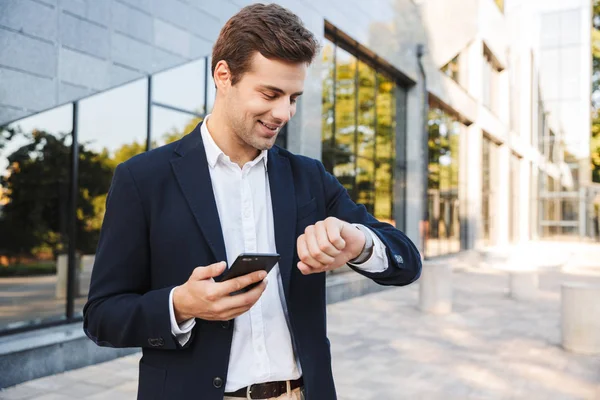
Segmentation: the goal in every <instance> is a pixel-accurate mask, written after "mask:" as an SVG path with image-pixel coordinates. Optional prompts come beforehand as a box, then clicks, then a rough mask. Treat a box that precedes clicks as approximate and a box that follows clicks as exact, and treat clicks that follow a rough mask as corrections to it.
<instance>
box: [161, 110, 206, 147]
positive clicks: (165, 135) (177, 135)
mask: <svg viewBox="0 0 600 400" xmlns="http://www.w3.org/2000/svg"><path fill="white" fill-rule="evenodd" d="M200 122H202V119H201V118H200V117H198V116H195V115H191V114H187V113H182V112H179V111H173V110H169V109H166V108H163V107H158V106H154V107H152V132H151V136H152V147H153V148H154V147H159V146H162V145H165V144H168V143H172V142H174V141H176V140H179V139H181V138H182V137H184V136H185V135H187V134H188V133H190V132H191V131H193V130H194V128H195V127H196V125H198V124H199V123H200Z"/></svg>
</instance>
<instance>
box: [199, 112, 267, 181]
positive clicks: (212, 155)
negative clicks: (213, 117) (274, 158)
mask: <svg viewBox="0 0 600 400" xmlns="http://www.w3.org/2000/svg"><path fill="white" fill-rule="evenodd" d="M209 117H210V114H208V115H207V116H206V117H204V121H202V126H201V127H200V133H201V134H202V142H203V143H204V149H205V151H206V160H207V161H208V165H209V166H210V167H211V168H214V167H215V166H216V165H217V162H218V161H219V159H227V160H229V157H228V156H227V155H226V154H225V153H223V150H221V149H220V148H219V146H218V145H217V143H215V141H214V139H213V138H212V135H211V134H210V132H209V131H208V124H207V121H208V118H209ZM267 154H268V151H267V150H262V151H261V152H260V154H259V155H258V156H257V157H256V158H255V159H254V160H252V161H250V166H254V165H256V164H258V163H259V162H260V161H262V162H263V165H264V168H265V171H266V170H267V161H268V157H267Z"/></svg>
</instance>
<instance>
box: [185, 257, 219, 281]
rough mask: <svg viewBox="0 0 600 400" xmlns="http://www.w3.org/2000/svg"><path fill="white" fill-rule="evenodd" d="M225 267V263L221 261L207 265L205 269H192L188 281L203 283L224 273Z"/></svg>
mask: <svg viewBox="0 0 600 400" xmlns="http://www.w3.org/2000/svg"><path fill="white" fill-rule="evenodd" d="M226 265H227V264H226V263H225V261H221V262H218V263H215V264H211V265H207V266H206V267H197V268H194V271H193V272H192V275H191V276H190V279H191V280H196V281H203V280H206V279H210V278H214V277H215V276H219V275H221V274H222V273H223V271H225V266H226Z"/></svg>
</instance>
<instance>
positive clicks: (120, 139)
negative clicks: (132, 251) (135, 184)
mask: <svg viewBox="0 0 600 400" xmlns="http://www.w3.org/2000/svg"><path fill="white" fill-rule="evenodd" d="M147 86H148V84H147V80H145V79H143V80H139V81H136V82H133V83H130V84H128V85H125V86H121V87H119V88H116V89H113V90H109V91H107V92H104V93H100V94H97V95H94V96H92V97H89V98H87V99H84V100H81V101H80V103H79V112H78V141H79V169H78V178H79V180H78V188H79V195H78V198H77V210H76V213H77V255H78V262H79V268H78V273H77V274H76V284H75V287H76V293H75V295H76V299H75V314H76V315H77V314H80V313H81V311H82V309H83V305H84V304H85V300H86V298H87V294H88V291H89V284H90V279H91V272H92V266H93V264H94V257H95V252H96V246H97V244H98V239H99V237H100V228H101V226H102V221H103V219H104V213H105V211H106V208H105V207H106V195H107V193H108V189H109V187H110V183H111V180H112V176H113V173H114V170H115V168H116V167H117V165H118V164H120V163H122V162H125V161H127V160H128V159H130V158H131V157H133V156H135V155H137V154H139V153H142V152H144V151H146V140H147V139H146V135H147V127H146V123H147V118H146V112H147V101H148V100H147V99H148V97H147V93H148V92H147V90H148V89H147Z"/></svg>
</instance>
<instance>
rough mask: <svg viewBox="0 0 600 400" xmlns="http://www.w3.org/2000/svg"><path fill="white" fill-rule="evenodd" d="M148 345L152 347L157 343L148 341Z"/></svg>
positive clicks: (152, 340)
mask: <svg viewBox="0 0 600 400" xmlns="http://www.w3.org/2000/svg"><path fill="white" fill-rule="evenodd" d="M148 344H149V345H150V346H152V347H154V346H156V342H155V341H154V339H148Z"/></svg>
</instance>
